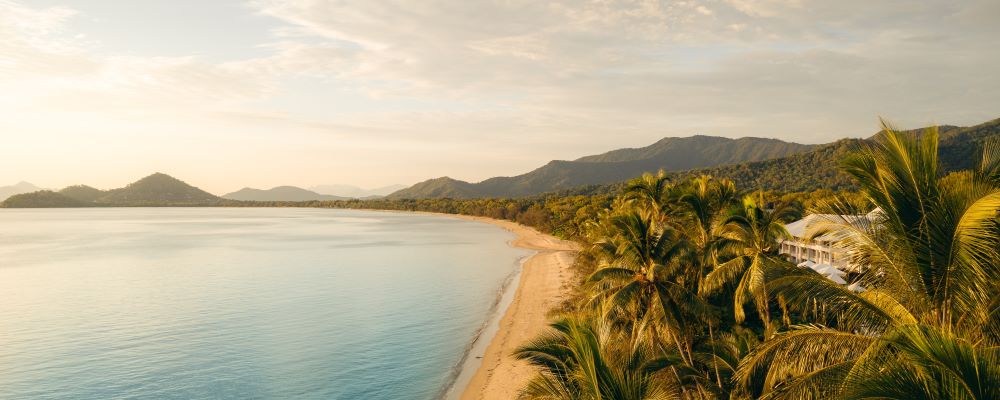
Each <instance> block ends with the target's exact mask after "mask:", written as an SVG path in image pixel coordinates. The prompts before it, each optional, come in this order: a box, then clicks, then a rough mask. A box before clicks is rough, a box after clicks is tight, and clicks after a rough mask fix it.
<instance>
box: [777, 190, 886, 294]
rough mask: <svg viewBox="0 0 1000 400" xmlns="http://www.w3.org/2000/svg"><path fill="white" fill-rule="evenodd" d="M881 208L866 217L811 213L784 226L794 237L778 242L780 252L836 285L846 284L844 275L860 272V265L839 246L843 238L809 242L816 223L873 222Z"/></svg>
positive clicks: (828, 236)
mask: <svg viewBox="0 0 1000 400" xmlns="http://www.w3.org/2000/svg"><path fill="white" fill-rule="evenodd" d="M878 212H879V210H878V209H876V210H874V211H872V212H870V213H868V214H866V215H832V214H811V215H808V216H806V217H805V218H802V219H800V220H798V221H795V222H792V223H790V224H787V225H785V230H787V231H788V233H789V234H790V235H791V236H792V239H789V240H779V241H778V246H779V248H778V253H779V254H782V255H784V256H785V258H787V259H788V261H791V262H793V263H795V264H796V265H799V266H800V267H806V268H812V269H813V270H815V271H816V272H819V273H821V274H823V275H824V276H826V277H827V278H830V279H831V280H833V281H834V282H837V283H841V284H843V283H845V282H844V279H843V275H844V274H845V273H846V272H860V269H859V267H858V266H857V265H854V264H851V263H849V262H848V260H847V255H846V252H845V251H844V250H843V249H842V248H840V247H838V246H837V242H838V241H839V240H840V238H841V237H843V236H842V235H838V234H834V233H828V234H824V235H820V236H817V237H815V238H812V239H810V238H809V233H810V230H811V228H813V224H815V223H816V222H819V221H836V220H838V219H839V220H841V221H844V222H852V223H855V222H861V223H866V224H867V223H873V222H874V221H875V218H876V216H877V215H878V214H877V213H878Z"/></svg>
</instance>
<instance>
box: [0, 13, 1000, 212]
mask: <svg viewBox="0 0 1000 400" xmlns="http://www.w3.org/2000/svg"><path fill="white" fill-rule="evenodd" d="M998 20H1000V1H997V0H970V1H953V0H941V1H913V0H906V1H893V0H887V1H872V0H840V1H815V2H814V1H807V0H717V1H713V0H699V1H642V0H634V1H616V0H604V1H554V2H546V1H539V0H524V1H521V0H504V1H475V0H437V1H418V0H397V1H378V0H338V1H332V0H331V1H327V0H286V1H278V0H254V1H245V0H184V1H181V0H162V1H160V0H37V1H7V0H0V135H2V136H0V137H2V139H3V140H2V145H0V186H3V185H7V184H13V183H15V182H17V181H21V180H26V181H29V182H32V183H34V184H36V185H39V186H43V187H52V188H60V187H63V186H66V185H70V184H77V183H85V184H89V185H92V186H95V187H98V188H102V189H107V188H114V187H120V186H122V185H124V184H126V183H128V182H131V181H133V180H135V179H137V178H139V177H142V176H145V175H148V174H150V173H152V172H156V171H160V172H164V173H168V174H171V175H173V176H175V177H178V178H180V179H183V180H185V181H187V182H188V183H191V184H194V185H196V186H199V187H201V188H203V189H205V190H208V191H210V192H213V193H216V194H223V193H226V192H229V191H233V190H236V189H239V188H241V187H244V186H251V187H260V188H268V187H272V186H277V185H297V186H303V187H308V186H312V185H318V184H330V183H345V184H355V185H359V186H363V187H374V186H382V185H387V184H392V183H404V184H410V183H414V182H417V181H421V180H424V179H427V178H432V177H438V176H443V175H448V176H452V177H454V178H458V179H464V180H469V181H478V180H481V179H484V178H488V177H491V176H496V175H514V174H518V173H523V172H526V171H528V170H530V169H533V168H535V167H538V166H540V165H542V164H544V163H545V162H547V161H548V160H551V159H573V158H577V157H580V156H584V155H588V154H594V153H600V152H604V151H607V150H611V149H614V148H620V147H635V146H643V145H647V144H649V143H652V142H654V141H656V140H658V139H660V138H662V137H664V136H689V135H693V134H707V135H719V136H727V137H741V136H764V137H775V138H779V139H783V140H790V141H797V142H803V143H821V142H828V141H832V140H834V139H837V138H840V137H845V136H867V135H869V134H871V133H873V132H874V131H875V130H876V124H877V117H878V116H880V115H881V116H884V117H886V118H888V119H890V120H891V121H894V122H896V123H897V124H898V125H901V126H905V127H916V126H923V125H928V124H934V123H940V124H957V125H969V124H975V123H979V122H983V121H986V120H989V119H993V118H997V117H1000V73H998V72H997V71H1000V51H998V49H1000V23H997V21H998Z"/></svg>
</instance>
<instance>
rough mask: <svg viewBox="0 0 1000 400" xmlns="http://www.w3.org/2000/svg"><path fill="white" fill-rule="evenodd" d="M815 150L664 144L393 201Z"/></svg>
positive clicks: (740, 143) (504, 191) (757, 142)
mask: <svg viewBox="0 0 1000 400" xmlns="http://www.w3.org/2000/svg"><path fill="white" fill-rule="evenodd" d="M814 147H815V146H813V145H804V144H798V143H789V142H783V141H781V140H777V139H763V138H741V139H728V138H723V137H714V136H692V137H685V138H664V139H662V140H660V141H658V142H656V143H653V144H651V145H649V146H646V147H642V148H628V149H619V150H614V151H610V152H607V153H603V154H598V155H593V156H587V157H583V158H580V159H577V160H575V161H561V160H556V161H551V162H549V163H548V164H546V165H545V166H543V167H541V168H538V169H535V170H534V171H531V172H528V173H526V174H522V175H517V176H512V177H496V178H490V179H487V180H484V181H482V182H479V183H469V182H464V181H459V180H455V179H451V178H437V179H431V180H428V181H424V182H421V183H418V184H416V185H414V186H412V187H409V188H406V189H403V190H400V191H398V192H395V193H393V194H391V195H389V198H390V199H400V198H440V197H454V198H479V197H521V196H530V195H535V194H540V193H546V192H551V191H555V190H563V189H570V188H575V187H578V186H584V185H595V184H607V183H613V182H619V181H623V180H626V179H629V178H632V177H634V176H637V175H641V174H642V173H644V172H653V171H657V170H660V169H663V170H667V171H680V170H687V169H692V168H703V167H711V166H716V165H722V164H729V163H738V162H746V161H760V160H766V159H771V158H775V157H784V156H788V155H792V154H799V153H803V152H807V151H809V150H810V149H812V148H814Z"/></svg>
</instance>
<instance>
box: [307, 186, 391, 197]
mask: <svg viewBox="0 0 1000 400" xmlns="http://www.w3.org/2000/svg"><path fill="white" fill-rule="evenodd" d="M405 188H406V185H389V186H383V187H377V188H374V189H363V188H360V187H357V186H353V185H318V186H311V187H309V188H308V189H309V190H311V191H313V192H316V193H319V194H326V195H330V196H337V197H348V198H354V199H363V198H366V197H381V196H387V195H389V194H391V193H393V192H395V191H398V190H400V189H405Z"/></svg>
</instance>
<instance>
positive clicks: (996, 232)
mask: <svg viewBox="0 0 1000 400" xmlns="http://www.w3.org/2000/svg"><path fill="white" fill-rule="evenodd" d="M883 126H884V128H885V129H884V130H883V132H882V133H881V134H880V135H879V136H878V137H877V138H876V140H875V142H874V143H873V144H871V145H868V146H865V147H864V148H862V149H861V150H860V151H859V152H858V153H857V154H856V155H854V156H852V157H850V158H849V159H847V160H846V161H845V162H844V170H845V171H846V172H847V173H848V174H850V175H851V176H852V177H853V178H854V180H855V181H856V183H857V184H858V186H859V187H860V188H861V191H862V193H863V194H864V196H865V198H866V200H867V202H868V203H869V204H870V205H871V206H872V207H873V208H875V209H876V211H875V212H872V213H870V214H868V216H867V217H866V218H844V217H830V218H826V219H825V220H824V221H822V222H821V223H819V224H818V225H817V226H816V227H814V228H813V232H812V234H813V235H827V234H835V235H838V236H839V237H841V241H840V245H841V246H843V247H844V249H845V251H846V253H847V255H848V257H849V261H850V263H852V264H854V265H860V266H864V272H863V273H862V274H861V276H860V278H859V283H861V284H862V285H863V286H864V287H866V288H868V290H866V291H864V292H863V293H855V292H852V291H850V290H847V289H846V288H844V287H842V286H840V285H836V284H833V283H832V282H830V281H828V280H826V279H824V278H822V277H820V276H818V275H817V274H814V273H811V271H799V272H798V273H796V272H795V271H793V270H788V271H785V273H784V276H781V277H777V278H775V279H774V280H773V281H772V282H771V287H770V288H771V290H772V293H773V294H776V295H781V296H783V298H784V299H785V300H786V301H787V302H788V304H789V306H790V307H792V308H795V309H805V308H807V307H808V305H809V304H817V303H818V304H823V305H824V306H825V308H826V311H825V313H826V314H827V316H826V317H825V318H824V319H826V320H828V321H830V323H829V324H828V325H826V326H824V325H818V324H815V325H801V326H797V327H795V328H794V329H792V330H790V331H788V332H785V333H781V334H779V335H777V336H775V337H774V338H772V339H770V340H768V341H767V342H765V343H764V344H762V345H761V346H760V347H759V348H758V349H757V350H756V351H755V352H754V354H752V355H751V356H750V357H748V358H747V359H746V360H745V362H744V363H743V364H742V365H741V366H740V369H739V371H738V372H737V376H736V379H737V380H738V381H739V382H741V383H742V384H743V385H745V386H747V387H752V386H758V387H759V388H760V389H759V391H758V392H757V393H760V394H763V397H764V398H818V397H822V398H845V399H863V398H864V399H867V398H893V399H910V398H920V399H996V398H1000V367H998V366H1000V350H998V349H1000V348H998V345H1000V313H998V305H1000V303H998V302H997V300H996V297H998V296H997V294H998V293H1000V279H997V278H998V276H1000V274H998V272H1000V271H998V260H1000V223H998V217H1000V186H998V181H997V179H996V177H997V176H998V174H997V173H998V171H1000V168H998V165H1000V157H998V155H1000V152H998V151H997V150H998V147H997V144H996V143H994V144H992V145H989V146H988V147H987V148H986V149H985V150H984V152H983V159H982V162H981V163H980V166H979V167H978V168H977V170H975V171H966V172H961V173H956V174H952V175H949V176H946V177H943V178H941V177H939V173H938V169H937V168H938V160H937V143H938V134H937V130H936V129H929V130H927V131H926V132H923V133H922V134H920V135H917V134H904V133H899V132H896V131H894V130H893V129H891V128H890V127H888V126H886V125H885V124H883ZM824 208H825V210H824V211H827V212H830V213H831V214H837V215H840V214H843V213H844V211H846V209H847V207H845V206H843V205H842V204H837V203H832V204H828V205H826V206H825V207H824Z"/></svg>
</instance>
